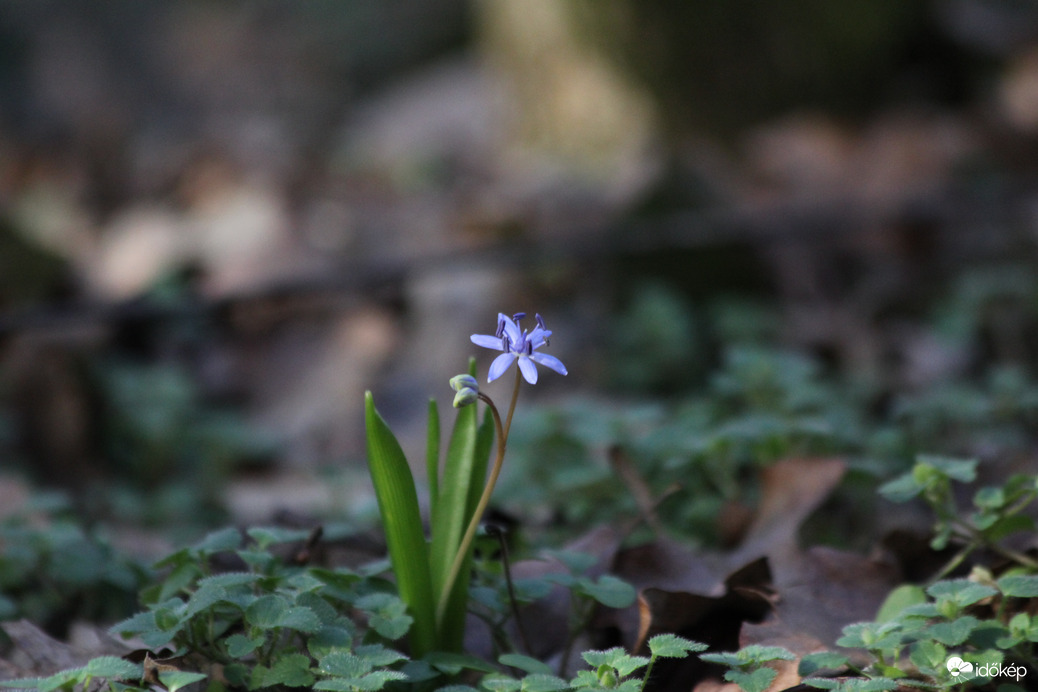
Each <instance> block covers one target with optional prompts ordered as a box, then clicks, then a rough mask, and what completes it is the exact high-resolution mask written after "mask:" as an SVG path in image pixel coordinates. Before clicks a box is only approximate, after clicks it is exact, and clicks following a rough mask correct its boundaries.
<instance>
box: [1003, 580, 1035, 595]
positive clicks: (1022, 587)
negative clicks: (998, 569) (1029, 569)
mask: <svg viewBox="0 0 1038 692" xmlns="http://www.w3.org/2000/svg"><path fill="white" fill-rule="evenodd" d="M998 588H999V590H1001V591H1002V593H1003V595H1006V596H1011V597H1013V598H1035V597H1038V574H1010V575H1007V576H1004V577H1002V578H1001V579H999V580H998Z"/></svg>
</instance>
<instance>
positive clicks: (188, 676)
mask: <svg viewBox="0 0 1038 692" xmlns="http://www.w3.org/2000/svg"><path fill="white" fill-rule="evenodd" d="M206 677H207V676H206V675H205V673H192V672H190V671H187V670H164V671H162V672H161V673H159V681H160V682H162V684H163V685H165V686H166V689H167V690H169V692H177V690H179V689H180V688H181V687H186V686H187V685H191V684H193V683H196V682H198V681H199V680H205V679H206Z"/></svg>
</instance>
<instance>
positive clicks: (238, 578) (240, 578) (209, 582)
mask: <svg viewBox="0 0 1038 692" xmlns="http://www.w3.org/2000/svg"><path fill="white" fill-rule="evenodd" d="M261 578H262V577H261V576H260V575H259V574H255V573H253V572H225V573H223V574H214V575H213V576H211V577H205V578H203V579H199V580H198V586H199V587H202V586H214V587H215V586H220V587H223V588H231V587H234V586H246V585H250V586H251V585H252V584H255V583H256V582H258V581H259V580H260V579H261Z"/></svg>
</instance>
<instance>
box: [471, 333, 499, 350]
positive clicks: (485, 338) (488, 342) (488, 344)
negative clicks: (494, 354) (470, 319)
mask: <svg viewBox="0 0 1038 692" xmlns="http://www.w3.org/2000/svg"><path fill="white" fill-rule="evenodd" d="M469 339H471V340H472V343H474V344H475V345H476V346H482V347H483V348H492V349H494V350H495V351H504V350H505V349H504V347H503V346H502V345H501V339H499V338H498V337H496V336H494V335H493V334H473V335H472V336H470V337H469Z"/></svg>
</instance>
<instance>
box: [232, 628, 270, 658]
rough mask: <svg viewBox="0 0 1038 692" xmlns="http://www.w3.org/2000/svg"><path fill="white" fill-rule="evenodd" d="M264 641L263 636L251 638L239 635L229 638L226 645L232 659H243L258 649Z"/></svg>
mask: <svg viewBox="0 0 1038 692" xmlns="http://www.w3.org/2000/svg"><path fill="white" fill-rule="evenodd" d="M264 641H265V639H264V638H263V637H262V636H260V637H252V638H249V637H246V636H245V635H244V634H240V633H239V634H232V635H231V636H229V637H227V640H226V641H225V642H224V644H225V645H226V647H227V655H228V656H230V657H231V658H241V657H242V656H247V655H248V654H251V653H252V652H253V651H255V650H256V649H258V648H259V647H260V645H262V644H263V642H264Z"/></svg>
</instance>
